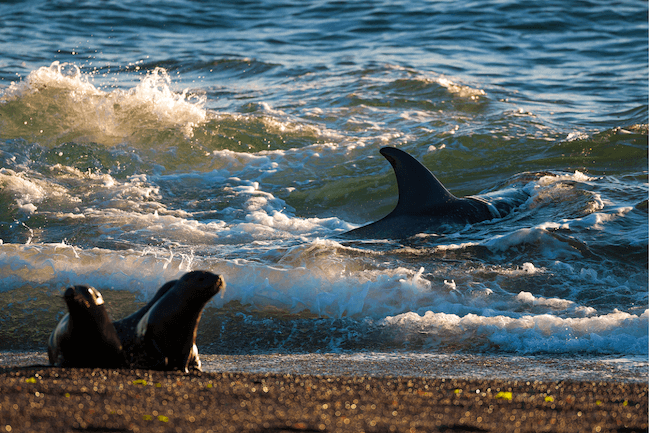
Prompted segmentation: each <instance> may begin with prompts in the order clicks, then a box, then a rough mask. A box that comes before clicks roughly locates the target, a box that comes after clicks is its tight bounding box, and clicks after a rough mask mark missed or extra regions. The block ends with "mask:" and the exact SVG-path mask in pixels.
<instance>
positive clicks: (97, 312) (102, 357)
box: [47, 286, 126, 368]
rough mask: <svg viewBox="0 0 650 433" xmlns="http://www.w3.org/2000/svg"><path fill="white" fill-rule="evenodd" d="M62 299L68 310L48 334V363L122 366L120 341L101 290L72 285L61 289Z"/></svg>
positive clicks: (102, 366) (77, 365)
mask: <svg viewBox="0 0 650 433" xmlns="http://www.w3.org/2000/svg"><path fill="white" fill-rule="evenodd" d="M63 299H64V300H65V303H66V305H67V306H68V313H67V314H66V315H65V316H63V318H62V319H61V321H60V322H59V324H58V325H57V326H56V328H54V331H52V334H51V335H50V339H49V341H48V348H47V354H48V357H49V360H50V363H51V364H52V365H55V366H57V367H88V368H121V367H124V366H125V364H126V362H125V361H126V359H125V356H124V352H123V350H122V344H121V342H120V339H119V338H118V336H117V332H116V331H115V327H114V326H113V323H112V322H111V319H110V318H109V317H108V313H107V312H106V307H105V306H104V299H103V298H102V295H101V293H99V291H98V290H96V289H94V288H93V287H87V286H74V287H69V288H68V289H67V290H66V291H65V293H64V295H63Z"/></svg>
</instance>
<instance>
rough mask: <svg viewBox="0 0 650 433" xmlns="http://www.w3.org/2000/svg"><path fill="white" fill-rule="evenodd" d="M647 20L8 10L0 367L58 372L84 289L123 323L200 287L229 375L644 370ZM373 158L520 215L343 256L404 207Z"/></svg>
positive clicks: (17, 4) (467, 6) (512, 8)
mask: <svg viewBox="0 0 650 433" xmlns="http://www.w3.org/2000/svg"><path fill="white" fill-rule="evenodd" d="M647 17H648V4H647V2H643V1H636V0H635V1H631V0H630V1H619V2H602V1H581V2H572V3H567V2H564V1H557V0H551V1H547V2H542V3H540V2H514V1H488V2H480V3H477V2H470V1H453V2H450V1H437V2H429V1H426V2H425V1H409V2H380V1H371V2H356V1H351V2H335V1H331V2H328V1H308V2H294V1H288V0H277V1H262V0H260V1H243V2H242V1H239V2H223V3H218V4H217V3H214V4H213V3H211V2H200V1H189V0H173V1H165V2H133V1H121V2H114V1H106V2H101V3H98V2H89V1H75V2H64V1H50V2H45V1H42V0H26V1H10V2H2V3H0V46H1V47H2V50H0V240H1V241H0V350H1V351H30V350H36V351H43V350H45V347H46V339H47V337H48V335H49V333H50V332H51V330H52V329H53V328H54V326H55V325H56V323H57V321H58V320H59V319H60V318H61V317H62V316H63V314H64V313H65V305H64V303H63V301H62V299H61V294H62V290H63V289H64V288H65V287H68V286H70V285H74V284H87V285H91V286H94V287H95V288H97V289H98V290H100V291H101V292H102V294H103V295H104V298H105V299H106V301H107V306H108V309H109V313H110V314H111V316H112V317H113V318H114V319H119V318H121V317H124V316H125V315H127V314H129V313H130V312H132V311H134V310H135V309H136V308H138V307H139V306H140V305H142V303H143V302H145V301H146V300H147V299H149V298H150V297H151V296H152V295H153V293H155V291H156V290H157V288H158V287H160V286H161V285H162V284H163V283H164V282H165V281H168V280H171V279H174V278H178V277H180V276H181V275H183V274H184V273H185V272H188V271H190V270H198V269H204V270H210V271H212V272H215V273H219V274H222V275H223V276H224V278H225V279H226V282H227V289H226V291H225V292H224V293H222V295H223V296H219V295H218V296H216V297H215V298H214V299H213V300H212V301H211V302H210V303H209V304H208V306H207V308H206V310H205V312H204V314H203V317H202V321H201V326H200V328H199V336H198V344H199V349H200V351H201V352H202V353H204V354H207V355H211V356H213V358H214V357H217V358H214V359H217V360H218V359H221V358H218V356H234V357H235V358H233V359H240V358H236V357H238V356H239V357H241V356H248V355H251V354H252V355H260V354H261V355H266V356H270V355H273V356H281V357H287V358H282V359H289V360H290V361H288V362H290V363H291V362H293V363H294V364H295V359H303V358H300V357H304V356H308V357H316V358H314V359H316V360H321V361H322V360H323V359H326V358H327V357H328V356H329V357H331V356H337V357H342V358H341V359H343V360H344V362H348V361H345V360H348V359H356V358H355V357H359V356H361V357H365V358H363V359H364V360H367V358H368V357H370V358H371V359H372V358H373V355H372V354H380V355H376V357H377V358H378V359H379V358H381V359H385V358H386V357H387V358H389V359H394V357H395V356H406V357H409V358H410V359H412V360H416V361H417V360H422V359H425V360H431V361H430V362H431V363H435V362H437V361H436V359H438V358H435V357H436V356H450V357H452V358H448V359H454V360H458V359H460V360H463V359H465V360H467V359H474V358H472V357H475V356H479V357H480V356H487V357H490V359H499V358H501V357H502V358H503V359H513V358H512V357H515V358H514V359H517V360H520V359H522V358H520V357H524V358H523V359H527V358H526V357H528V359H531V360H539V359H547V360H551V359H556V360H557V359H561V360H564V361H563V362H564V363H565V364H566V363H567V360H568V363H569V364H570V361H571V360H573V361H575V362H577V361H578V360H581V359H585V358H584V357H588V359H589V360H595V361H593V362H599V361H598V360H599V359H601V358H602V359H604V360H610V361H611V360H612V359H623V360H625V359H632V360H634V361H633V363H634V365H635V368H636V370H635V372H637V373H638V371H639V368H638V362H637V361H638V359H639V357H641V359H644V358H645V359H647V354H648V277H649V276H648V19H647ZM383 146H394V147H398V148H400V149H403V150H405V151H407V152H409V153H410V154H412V155H413V156H414V157H416V158H417V159H419V160H420V161H422V162H423V163H424V164H425V165H426V166H427V167H428V168H429V169H430V170H431V171H432V172H433V173H435V174H436V176H438V178H439V179H440V180H441V181H442V182H443V183H444V184H445V185H446V186H447V188H448V189H449V190H450V191H451V192H452V193H454V194H455V195H457V196H465V195H478V196H481V197H483V198H486V199H488V200H490V199H494V198H497V197H509V196H521V195H525V197H526V200H525V201H524V202H523V203H522V204H521V205H520V206H518V207H517V208H515V209H514V210H513V211H512V212H511V213H510V214H509V215H507V216H506V217H504V218H502V219H495V220H492V221H486V222H482V223H477V224H474V225H471V226H470V225H468V226H465V227H459V228H458V229H457V230H453V231H451V232H447V233H421V234H418V235H416V236H413V237H410V238H407V239H403V240H391V239H354V238H352V239H349V238H342V237H339V236H338V235H340V234H341V233H343V232H345V231H348V230H351V229H353V228H356V227H359V226H362V225H364V224H366V223H369V222H372V221H375V220H378V219H380V218H381V217H383V216H384V215H386V214H387V213H388V212H390V210H391V209H392V208H393V207H394V206H395V204H396V202H397V187H396V182H395V177H394V175H393V170H392V168H391V166H390V164H389V163H388V162H387V161H386V160H385V159H384V158H383V157H382V156H381V155H380V154H379V149H380V148H381V147H383ZM319 354H330V355H322V356H323V357H324V358H319V356H321V355H319ZM332 354H336V355H332ZM359 354H362V355H359ZM296 357H298V358H296ZM453 357H456V358H453ZM540 357H541V358H540ZM310 359H312V358H310ZM327 359H329V358H327ZM337 359H338V358H337ZM291 360H293V361H291ZM418 362H420V361H418ZM427 362H429V361H427ZM455 362H456V361H455ZM459 362H460V361H459ZM517 362H519V361H517ZM589 362H591V361H589ZM607 362H609V361H607ZM212 365H213V367H212V368H214V369H215V370H218V369H219V368H221V367H219V366H220V365H222V364H219V362H218V361H215V362H214V363H213V364H212ZM470 365H471V363H470ZM645 366H646V370H647V361H646V363H645ZM242 368H244V367H242ZM251 368H252V367H251ZM477 368H478V367H477ZM470 370H471V368H470ZM641 370H643V368H641ZM400 371H401V370H400V368H399V367H395V372H396V374H400ZM407 373H408V372H407ZM407 373H405V374H407ZM637 373H635V374H637ZM576 374H577V373H576ZM626 374H627V373H626ZM569 376H570V374H569ZM575 377H578V376H575ZM645 377H646V378H647V371H646V376H645Z"/></svg>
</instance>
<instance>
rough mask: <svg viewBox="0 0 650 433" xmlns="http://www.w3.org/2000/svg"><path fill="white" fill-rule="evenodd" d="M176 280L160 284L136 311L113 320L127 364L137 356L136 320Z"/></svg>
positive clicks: (172, 285)
mask: <svg viewBox="0 0 650 433" xmlns="http://www.w3.org/2000/svg"><path fill="white" fill-rule="evenodd" d="M177 281H178V280H171V281H168V282H166V283H165V284H163V285H162V287H160V288H159V289H158V291H157V292H156V294H155V295H154V297H153V298H152V299H151V300H150V301H149V302H148V303H147V305H145V306H144V307H142V308H140V309H139V310H138V311H136V312H135V313H133V314H131V315H130V316H128V317H125V318H124V319H120V320H118V321H115V322H113V325H114V326H115V330H116V331H117V336H118V337H119V339H120V341H121V342H122V347H123V349H124V353H125V356H126V359H127V363H128V364H129V365H131V366H132V365H134V364H135V363H136V361H135V357H137V356H138V355H137V353H136V352H135V345H136V328H137V327H138V322H140V319H142V316H144V315H145V314H146V313H147V311H149V309H150V308H151V307H153V305H154V304H155V303H156V302H158V300H159V299H160V298H162V297H163V295H164V294H165V293H167V292H168V291H169V290H170V289H171V288H172V287H174V285H175V284H176V282H177Z"/></svg>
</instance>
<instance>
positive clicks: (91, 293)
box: [63, 286, 104, 310]
mask: <svg viewBox="0 0 650 433" xmlns="http://www.w3.org/2000/svg"><path fill="white" fill-rule="evenodd" d="M63 299H64V300H65V303H66V305H67V306H68V309H75V310H78V309H84V308H85V309H88V308H92V307H96V306H98V305H103V304H104V298H103V297H102V294H101V293H99V291H98V290H97V289H95V288H94V287H88V286H73V287H68V288H67V289H66V291H65V293H64V294H63Z"/></svg>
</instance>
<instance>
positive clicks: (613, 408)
mask: <svg viewBox="0 0 650 433" xmlns="http://www.w3.org/2000/svg"><path fill="white" fill-rule="evenodd" d="M0 431H11V432H23V431H25V432H27V431H29V432H41V431H43V432H55V431H92V432H141V431H161V432H209V431H213V432H218V431H232V432H240V431H250V432H282V431H286V432H297V431H298V432H300V431H304V432H313V431H330V432H332V431H355V432H361V431H366V432H392V431H397V432H408V431H421V432H488V431H494V432H497V431H498V432H504V431H505V432H544V431H552V432H583V431H584V432H620V433H623V432H625V433H629V432H647V431H648V384H647V383H646V382H637V383H633V382H612V381H609V382H604V381H603V382H590V381H582V382H578V381H558V382H543V381H508V380H480V379H470V380H463V379H431V378H407V377H385V378H382V377H364V376H354V377H350V376H347V377H344V376H316V375H297V374H278V373H197V374H186V375H183V374H180V373H173V372H172V373H170V372H155V371H144V370H101V369H94V370H90V369H62V368H51V367H5V368H0Z"/></svg>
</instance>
